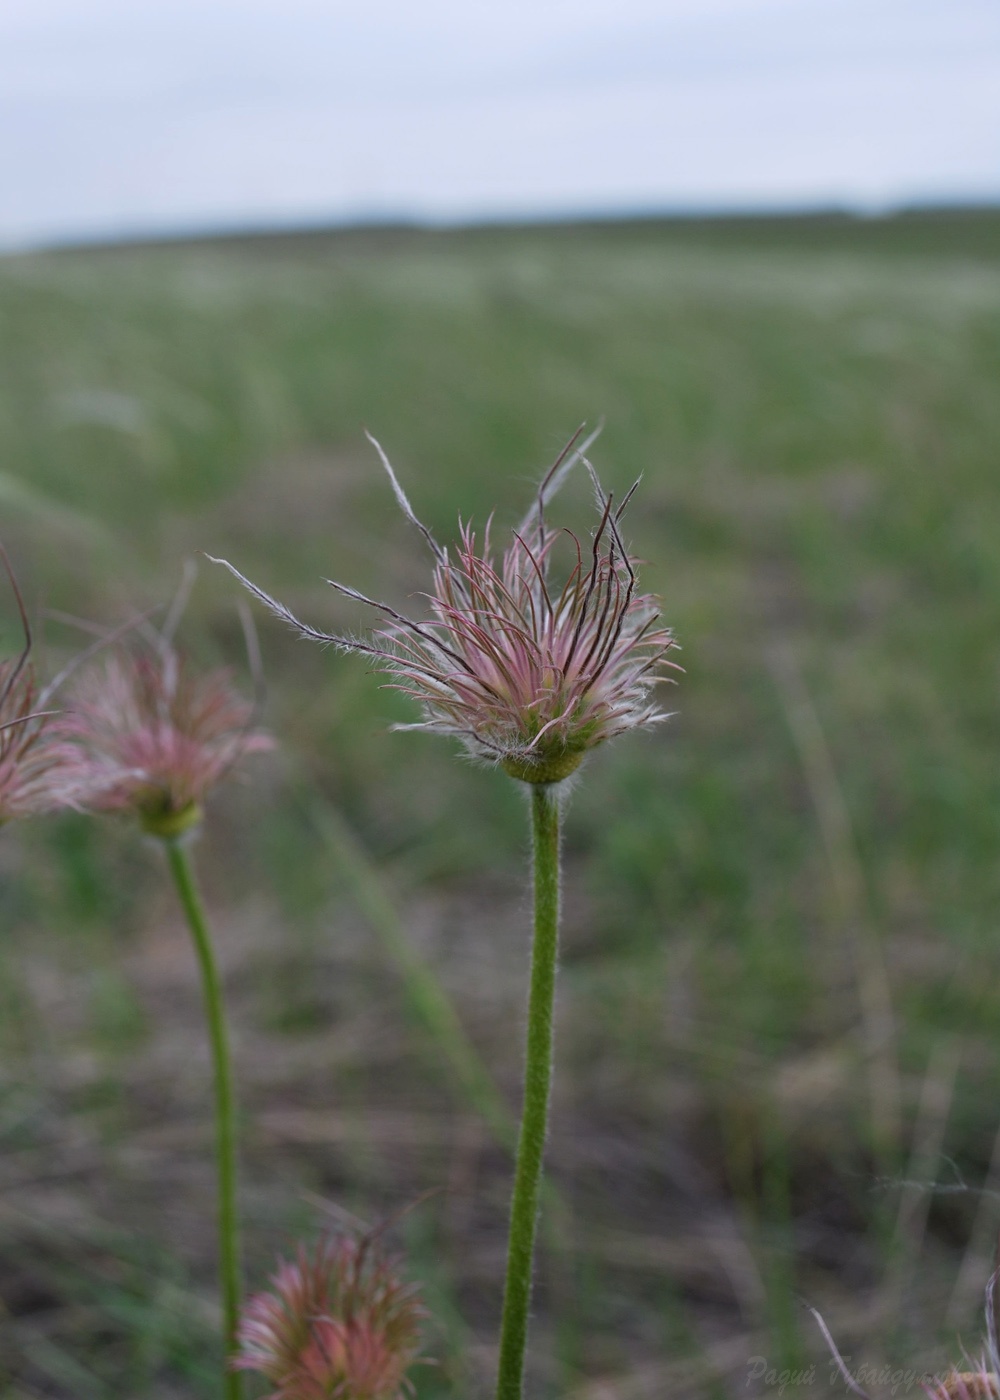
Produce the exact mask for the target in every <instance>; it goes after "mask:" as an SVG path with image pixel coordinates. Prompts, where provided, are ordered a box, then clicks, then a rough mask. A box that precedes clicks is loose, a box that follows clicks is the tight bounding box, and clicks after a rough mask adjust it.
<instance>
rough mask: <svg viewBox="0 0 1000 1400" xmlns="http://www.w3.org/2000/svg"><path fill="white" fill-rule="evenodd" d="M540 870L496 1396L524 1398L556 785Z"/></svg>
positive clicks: (539, 853) (539, 809) (540, 836)
mask: <svg viewBox="0 0 1000 1400" xmlns="http://www.w3.org/2000/svg"><path fill="white" fill-rule="evenodd" d="M531 811H532V832H533V838H534V873H535V937H534V942H533V944H532V950H531V992H530V995H529V1000H528V1044H527V1055H526V1060H525V1070H524V1109H523V1112H522V1116H521V1132H520V1136H519V1138H518V1143H517V1164H516V1167H515V1169H514V1197H513V1200H512V1202H511V1208H510V1239H509V1243H508V1247H507V1280H506V1284H505V1287H504V1300H503V1321H502V1323H501V1327H500V1366H499V1371H498V1376H497V1392H496V1393H497V1400H521V1396H522V1394H523V1385H524V1352H525V1347H526V1345H527V1340H528V1307H529V1304H530V1301H531V1266H532V1260H533V1258H534V1252H535V1226H536V1223H537V1219H538V1197H539V1192H540V1189H541V1181H542V1157H543V1154H544V1151H545V1131H546V1126H547V1123H548V1116H549V1089H550V1086H551V1083H552V1030H553V1007H554V1003H555V991H556V959H557V955H558V951H559V800H558V798H557V796H556V794H555V791H554V789H553V788H552V786H550V785H549V784H546V783H539V784H537V785H535V786H533V787H532V789H531Z"/></svg>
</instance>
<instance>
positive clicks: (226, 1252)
mask: <svg viewBox="0 0 1000 1400" xmlns="http://www.w3.org/2000/svg"><path fill="white" fill-rule="evenodd" d="M163 844H164V846H165V848H166V852H167V860H168V862H169V864H170V873H171V874H172V875H173V877H174V883H175V884H176V886H177V893H178V894H179V895H180V900H181V904H182V905H183V906H184V913H185V915H186V917H187V921H188V927H189V928H190V930H191V937H192V938H193V939H194V946H195V952H196V953H197V955H198V966H199V968H200V969H201V984H202V991H203V992H204V996H205V1015H206V1017H207V1019H208V1029H209V1037H210V1039H211V1043H212V1063H213V1067H214V1070H215V1155H216V1168H217V1170H218V1177H219V1222H218V1226H219V1273H220V1277H221V1283H222V1316H223V1325H224V1329H225V1354H226V1369H225V1372H224V1375H223V1395H224V1396H225V1400H240V1397H241V1396H242V1394H243V1383H242V1378H241V1377H240V1375H239V1373H238V1372H235V1371H231V1370H230V1369H229V1360H230V1358H231V1357H232V1356H233V1354H234V1352H235V1348H236V1327H237V1324H238V1322H239V1316H240V1298H241V1292H242V1290H241V1285H240V1246H239V1226H238V1222H237V1215H236V1113H235V1103H234V1098H233V1072H232V1066H231V1064H230V1058H229V1043H228V1037H227V1035H226V1017H225V1010H224V1008H223V1004H222V984H221V982H220V981H219V971H218V968H217V967H216V963H215V954H214V952H213V950H212V940H211V936H210V934H209V931H208V923H207V921H206V919H205V910H204V906H203V905H202V902H201V896H200V894H199V893H198V887H197V885H196V884H195V879H194V871H193V870H192V868H191V861H190V859H189V858H188V854H187V849H186V847H185V845H184V844H183V842H182V841H181V840H180V839H178V838H167V839H165V840H164V842H163Z"/></svg>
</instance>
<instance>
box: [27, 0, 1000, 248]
mask: <svg viewBox="0 0 1000 1400" xmlns="http://www.w3.org/2000/svg"><path fill="white" fill-rule="evenodd" d="M954 199H991V200H993V199H1000V0H658V3H653V0H503V3H502V4H501V3H488V4H481V3H477V0H419V3H413V2H412V0H411V3H403V0H368V3H366V4H364V5H362V4H361V3H349V4H348V3H338V0H30V3H29V0H2V3H0V243H3V244H6V245H7V246H12V245H14V246H16V245H19V244H30V243H32V242H36V241H45V240H52V239H64V238H72V237H75V236H106V235H109V236H118V235H122V234H131V233H156V232H160V231H171V230H186V229H196V228H212V227H230V226H234V225H237V226H238V225H241V224H251V225H255V226H260V225H270V224H294V223H296V222H299V221H309V222H315V221H323V220H337V221H341V220H344V219H351V218H373V217H396V216H399V217H414V218H419V219H433V220H451V219H479V218H484V217H485V218H488V217H494V216H500V217H503V218H511V217H520V216H533V215H553V214H586V213H612V212H616V211H621V212H635V211H654V210H661V209H663V210H670V209H678V208H683V209H691V208H694V209H713V208H727V209H728V208H746V207H751V208H760V207H767V206H779V207H789V206H808V205H816V204H831V203H836V204H845V205H849V206H853V207H856V208H863V209H879V208H884V207H887V206H892V205H895V204H898V203H900V202H908V201H914V200H919V201H932V200H954Z"/></svg>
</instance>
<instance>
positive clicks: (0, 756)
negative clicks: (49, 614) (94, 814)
mask: <svg viewBox="0 0 1000 1400" xmlns="http://www.w3.org/2000/svg"><path fill="white" fill-rule="evenodd" d="M0 564H2V565H3V568H4V570H5V571H6V574H7V578H8V580H9V582H10V586H11V589H12V590H13V594H14V600H15V602H16V604H17V611H18V616H19V618H20V623H21V629H22V631H23V634H24V645H23V647H22V648H21V651H20V653H19V654H18V655H17V656H15V657H8V658H6V659H4V660H3V661H0V825H2V824H3V823H4V822H7V821H11V820H13V819H14V818H17V817H28V816H34V815H37V814H38V813H41V812H51V811H54V810H55V809H56V808H59V807H69V806H75V805H77V803H78V802H79V799H80V797H81V795H82V790H81V786H80V783H79V780H78V776H77V774H76V768H75V764H74V762H73V754H72V751H71V750H70V748H69V746H68V745H67V744H65V743H64V742H62V741H61V740H60V739H59V737H58V735H57V728H56V726H55V725H54V723H53V720H54V718H55V715H54V712H53V711H52V710H51V709H50V708H49V704H48V702H49V697H50V696H51V694H52V687H49V688H47V689H43V690H40V689H39V686H38V682H37V679H36V677H35V669H34V666H33V665H32V662H31V650H32V635H31V626H30V623H29V622H28V614H27V609H26V608H25V606H24V599H23V597H22V596H21V590H20V588H19V587H18V583H17V579H16V577H15V575H14V571H13V569H12V568H11V565H10V561H9V560H8V558H7V555H6V552H5V551H4V550H3V548H2V546H0Z"/></svg>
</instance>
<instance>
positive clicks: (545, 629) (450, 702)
mask: <svg viewBox="0 0 1000 1400" xmlns="http://www.w3.org/2000/svg"><path fill="white" fill-rule="evenodd" d="M578 437H579V434H577V437H576V438H574V439H573V440H572V441H571V442H570V443H569V444H568V445H567V447H566V448H565V449H564V451H563V452H562V453H561V454H560V456H559V457H558V458H557V460H556V462H555V463H554V465H553V466H552V468H551V469H550V471H549V472H548V474H547V476H546V477H545V479H544V480H543V482H542V484H541V486H540V487H539V489H538V492H537V496H536V499H535V502H534V504H533V505H532V508H531V510H530V511H529V512H528V515H527V516H526V518H525V520H524V521H523V523H522V524H521V526H520V528H519V529H517V530H515V531H514V532H513V535H512V538H511V541H510V543H509V544H508V545H507V547H506V549H504V551H503V553H502V555H501V556H500V557H499V558H498V557H497V556H496V555H495V553H494V550H493V546H492V542H491V538H490V524H489V523H487V525H486V528H485V529H484V531H483V533H482V537H481V538H479V537H477V535H476V534H475V532H474V531H473V530H472V528H471V527H470V526H467V525H462V526H460V540H459V543H458V545H457V546H456V547H455V548H454V550H453V551H449V550H447V549H444V548H442V547H441V546H440V545H439V544H438V542H437V541H436V540H435V539H434V537H433V535H432V534H431V532H430V531H429V530H428V529H427V527H426V526H424V525H422V524H421V523H420V521H419V520H418V519H417V517H416V516H415V515H414V513H413V510H412V508H411V506H410V503H409V501H408V500H407V498H406V496H405V494H404V493H403V490H402V488H401V486H400V485H399V483H398V481H397V480H396V476H395V474H394V472H393V470H392V467H391V466H390V464H389V462H388V460H387V459H386V457H385V454H384V453H383V452H382V449H381V448H380V447H379V446H378V444H377V443H375V446H376V448H377V449H378V451H379V453H380V455H381V457H382V461H383V464H384V466H385V469H386V471H387V472H388V474H389V479H390V481H391V482H392V486H393V489H394V491H395V494H396V499H397V501H398V502H399V504H400V506H401V508H402V510H403V512H404V513H405V515H406V516H407V518H408V519H409V520H410V521H411V522H412V523H413V524H414V525H415V526H416V527H417V528H418V529H419V530H420V532H421V534H422V535H423V537H424V539H425V540H426V542H427V544H428V545H429V547H430V549H431V552H432V554H433V556H434V580H433V588H432V590H431V592H430V594H429V595H428V597H429V603H430V610H431V614H432V617H431V620H429V621H427V622H414V621H412V620H411V619H410V618H408V617H405V616H403V615H402V614H401V613H398V612H397V611H396V610H395V609H394V608H391V607H389V606H388V605H387V604H385V603H378V602H376V601H374V600H373V599H371V598H367V597H365V596H364V595H363V594H361V593H358V592H357V591H356V590H355V589H353V588H347V587H345V586H344V585H343V584H339V583H333V587H334V588H336V589H338V590H339V591H340V592H341V593H344V594H346V595H347V596H348V597H349V598H354V599H356V600H358V601H360V602H363V603H367V604H369V605H370V606H372V607H374V608H376V609H378V611H379V612H381V613H382V615H383V616H384V617H386V618H387V619H388V624H387V625H386V626H385V627H384V628H382V629H381V630H379V631H377V632H376V633H375V634H374V636H372V637H371V638H353V637H343V636H334V635H330V634H328V633H323V632H319V631H317V630H316V629H315V628H312V627H308V626H306V625H304V624H303V623H301V622H299V621H298V619H297V618H295V617H294V616H293V615H292V614H291V613H290V612H289V611H288V609H287V608H285V607H284V606H283V605H282V604H280V603H278V602H276V601H275V599H274V598H272V597H270V596H269V595H268V594H266V593H264V592H263V591H262V590H261V589H259V588H257V587H256V586H255V585H254V584H252V583H250V581H249V580H248V579H246V578H244V576H243V575H242V574H240V573H239V572H238V571H237V570H236V569H234V568H233V566H232V565H231V564H228V563H227V562H226V561H225V560H217V561H216V562H217V563H223V564H226V567H227V568H229V569H230V571H231V572H232V573H234V574H235V575H236V577H237V578H238V579H239V580H240V582H241V583H243V584H244V586H245V587H247V588H248V589H249V590H250V591H251V592H252V593H254V594H255V595H256V596H257V597H258V598H259V599H260V600H261V601H262V602H263V603H265V604H266V605H267V606H268V607H269V608H270V609H271V610H272V611H273V612H275V613H276V614H277V615H278V616H279V617H281V618H283V619H284V621H286V622H288V623H290V624H291V625H292V626H293V627H295V628H296V630H298V631H299V632H300V633H301V634H302V635H304V636H307V637H311V638H313V639H315V640H317V641H322V642H333V643H334V644H335V645H337V646H339V647H341V648H342V649H344V650H346V651H356V652H361V653H363V654H365V655H367V656H371V657H373V658H374V659H375V662H376V664H377V665H378V666H379V667H380V668H381V669H382V670H385V671H388V673H389V674H390V676H392V678H393V681H392V684H393V686H394V688H396V689H398V690H402V691H403V692H404V693H405V694H407V695H411V696H413V698H414V699H416V700H418V701H419V702H420V704H421V706H422V709H423V715H424V717H423V720H422V721H421V722H420V723H419V724H414V725H402V726H400V727H401V728H404V729H407V728H408V729H426V730H432V731H435V732H437V733H441V734H449V735H453V736H455V737H457V738H459V739H461V740H462V741H463V743H464V744H465V746H466V748H467V749H468V751H469V752H470V753H471V754H473V755H474V756H475V757H477V758H482V759H486V760H487V761H489V762H492V763H496V764H499V765H500V766H501V767H503V768H504V769H505V770H506V772H508V773H510V774H511V776H512V777H515V778H520V779H522V780H523V781H525V782H530V783H555V782H559V781H561V780H562V779H563V778H566V777H568V776H569V774H570V773H572V772H573V771H574V769H576V768H577V766H578V765H579V764H580V762H581V760H582V759H583V757H584V755H585V754H586V753H587V752H588V750H590V749H593V748H595V747H596V746H597V745H598V744H602V743H604V741H605V740H606V739H610V738H612V737H613V736H614V735H616V734H621V733H624V732H625V731H626V730H628V729H639V728H645V727H648V726H650V725H654V724H658V723H659V722H660V721H661V720H663V719H664V718H666V716H665V715H664V714H663V713H662V712H661V711H659V710H658V709H657V708H656V707H655V706H654V705H653V704H652V703H651V699H650V692H651V690H652V688H653V687H654V686H655V685H656V684H657V683H658V682H661V681H664V680H666V679H668V672H669V671H670V670H676V669H678V668H677V667H675V666H674V665H673V663H672V662H671V661H669V660H667V656H668V653H669V652H670V651H671V650H672V649H673V648H674V646H675V645H676V643H675V642H674V639H673V637H672V635H671V633H670V631H669V630H668V629H667V628H665V627H662V626H660V625H659V605H658V602H657V600H656V599H655V598H654V597H653V596H652V595H650V594H648V593H641V592H640V591H639V588H638V581H637V576H636V560H635V559H634V558H633V557H632V556H631V555H630V554H629V552H628V549H627V548H626V546H625V543H624V541H623V540H622V536H621V532H620V528H619V527H620V524H621V520H622V516H623V514H624V512H625V509H626V507H627V505H628V503H629V501H630V500H631V499H632V495H633V493H634V491H635V489H636V486H638V482H637V483H636V486H633V487H632V490H630V491H628V492H627V493H626V495H625V496H624V497H623V499H622V500H621V501H620V502H619V503H617V504H616V503H615V501H614V499H613V497H612V496H611V495H610V494H605V492H604V490H603V488H602V487H601V485H600V483H599V481H598V479H597V476H596V474H595V473H594V470H593V468H592V467H591V465H590V463H589V462H587V460H586V457H585V455H584V454H585V452H586V449H587V447H588V446H589V444H590V442H591V441H592V440H593V439H592V438H589V439H588V440H587V441H586V442H585V443H583V444H581V445H579V446H578V445H577V438H578ZM372 441H373V442H374V439H372ZM581 461H582V462H584V463H585V465H586V467H587V470H588V471H589V473H590V477H591V481H592V484H593V487H594V491H595V495H596V502H597V514H598V519H597V525H596V527H595V529H594V532H593V535H592V537H591V538H590V540H589V541H587V542H586V543H581V541H580V540H578V539H577V538H576V536H575V535H573V534H572V533H571V532H570V531H568V530H557V529H555V528H553V527H551V526H550V525H549V524H548V521H547V519H546V509H547V506H548V503H549V501H550V500H551V498H552V496H553V495H554V494H555V492H556V491H557V490H558V489H559V487H560V486H561V485H562V483H563V481H564V480H565V479H566V477H567V475H568V474H569V472H570V470H571V469H572V468H573V467H574V466H576V465H577V463H579V462H581ZM560 546H562V552H563V553H564V554H565V556H566V559H567V567H566V569H565V574H564V576H563V577H562V579H561V581H558V582H557V581H555V580H554V579H553V577H552V564H553V556H554V555H555V553H556V552H557V548H558V547H560ZM330 582H332V580H330Z"/></svg>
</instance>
